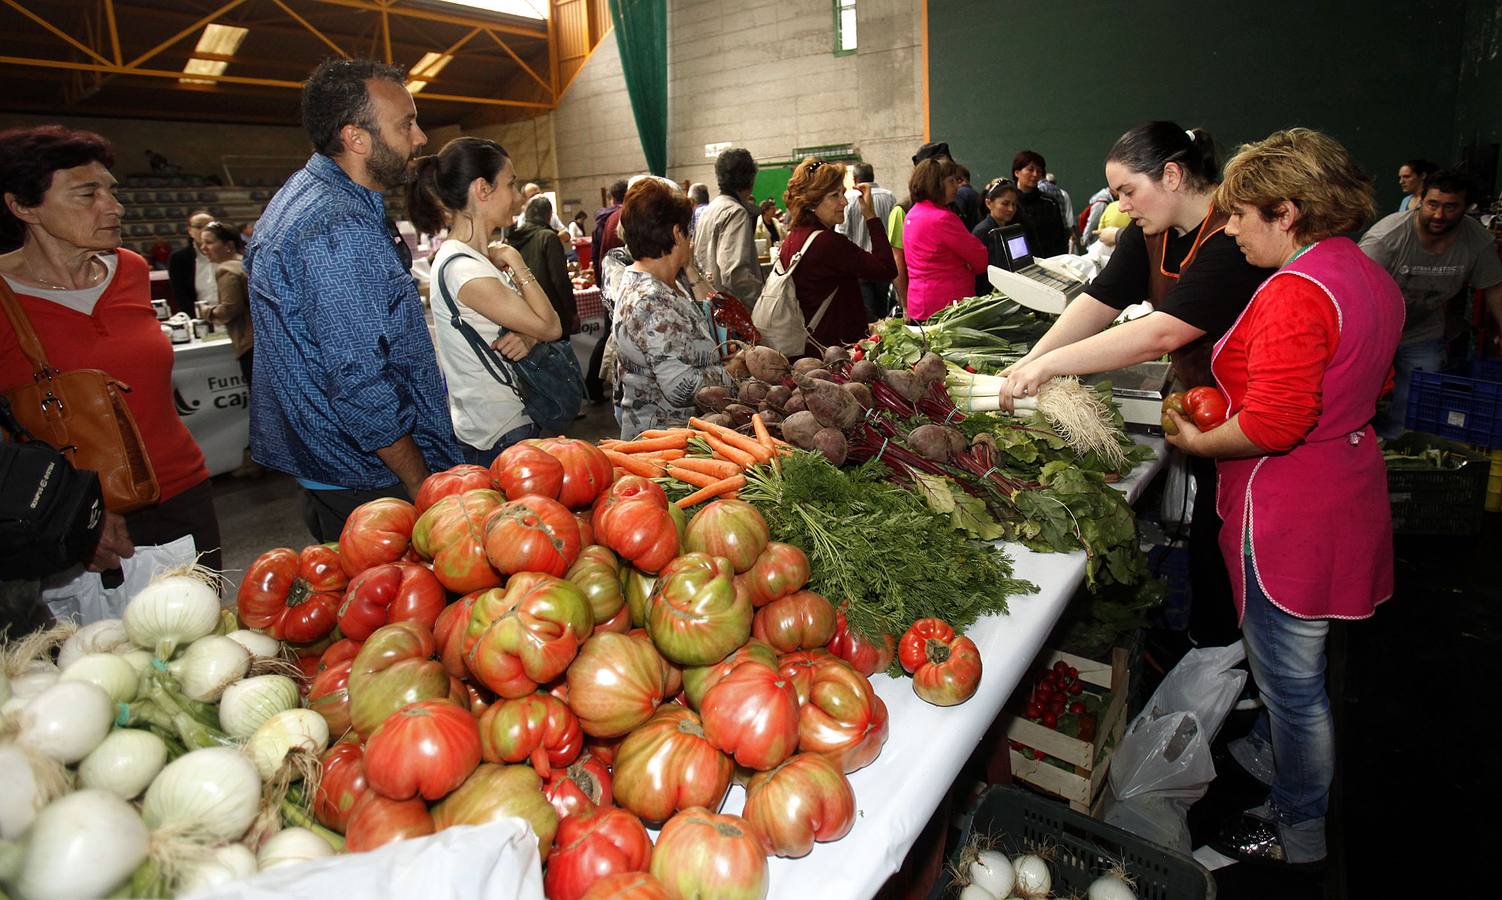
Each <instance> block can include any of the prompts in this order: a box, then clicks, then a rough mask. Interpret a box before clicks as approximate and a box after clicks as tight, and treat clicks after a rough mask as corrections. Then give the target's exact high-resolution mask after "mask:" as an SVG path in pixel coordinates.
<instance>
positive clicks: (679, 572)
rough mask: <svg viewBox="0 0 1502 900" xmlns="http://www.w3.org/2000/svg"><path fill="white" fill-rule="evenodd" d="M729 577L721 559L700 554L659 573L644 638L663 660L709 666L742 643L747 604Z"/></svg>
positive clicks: (684, 557)
mask: <svg viewBox="0 0 1502 900" xmlns="http://www.w3.org/2000/svg"><path fill="white" fill-rule="evenodd" d="M633 502H640V501H633ZM734 574H735V572H734V570H732V569H731V567H730V563H729V561H727V560H726V559H725V558H724V557H720V556H709V555H707V554H704V553H685V554H684V555H682V556H680V557H678V558H677V559H675V560H673V561H672V562H671V563H669V564H668V565H667V567H666V568H664V569H663V570H662V574H661V575H660V576H659V577H658V579H657V586H656V589H655V590H654V591H653V592H652V597H651V599H650V600H648V601H647V632H648V633H649V634H651V635H652V643H654V644H656V645H657V649H658V650H660V651H662V655H663V656H665V657H667V658H668V659H669V660H671V661H673V662H675V663H678V664H679V665H684V666H708V665H713V664H714V663H717V662H719V661H720V660H722V659H724V658H725V657H727V656H729V655H730V651H732V650H734V649H735V648H737V647H739V646H740V645H742V644H744V643H745V642H746V638H748V637H750V636H751V616H752V608H751V601H750V600H749V599H747V598H746V596H745V595H744V594H741V593H738V592H737V591H736V589H735V583H734V582H733V581H731V578H732V576H733V575H734Z"/></svg>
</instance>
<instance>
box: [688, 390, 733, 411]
mask: <svg viewBox="0 0 1502 900" xmlns="http://www.w3.org/2000/svg"><path fill="white" fill-rule="evenodd" d="M731 399H732V398H731V396H730V392H729V391H728V390H726V389H725V388H723V387H721V386H720V385H718V384H708V385H705V386H704V387H701V388H699V389H698V390H697V391H694V406H695V407H697V408H698V410H699V412H723V411H724V409H725V407H726V405H727V404H729V403H730V401H731Z"/></svg>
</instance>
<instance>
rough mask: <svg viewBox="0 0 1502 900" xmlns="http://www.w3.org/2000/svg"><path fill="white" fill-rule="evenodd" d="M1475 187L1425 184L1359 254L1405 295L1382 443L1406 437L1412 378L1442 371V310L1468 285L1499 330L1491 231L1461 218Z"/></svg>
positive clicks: (1440, 179)
mask: <svg viewBox="0 0 1502 900" xmlns="http://www.w3.org/2000/svg"><path fill="white" fill-rule="evenodd" d="M1472 193H1473V188H1471V186H1470V184H1469V181H1468V179H1467V178H1466V177H1465V176H1464V175H1462V174H1460V173H1458V172H1454V171H1444V172H1436V173H1434V174H1433V175H1430V176H1429V177H1428V178H1427V179H1425V181H1424V192H1423V194H1422V200H1421V201H1420V202H1419V204H1418V205H1417V207H1415V208H1414V209H1411V210H1409V211H1408V212H1399V213H1393V214H1392V215H1390V216H1387V217H1385V218H1383V219H1381V220H1380V221H1378V222H1377V224H1375V225H1373V226H1372V228H1371V230H1370V231H1368V232H1367V233H1366V236H1365V237H1363V238H1362V239H1361V249H1362V250H1363V251H1365V252H1366V255H1367V256H1369V257H1371V258H1372V259H1373V260H1375V261H1376V262H1378V263H1380V264H1381V265H1382V266H1383V267H1384V268H1386V269H1387V271H1388V273H1389V274H1391V275H1392V277H1393V280H1394V281H1396V282H1397V283H1398V287H1399V288H1400V289H1401V290H1402V292H1403V302H1404V312H1405V314H1406V319H1405V321H1404V323H1403V338H1402V341H1401V342H1400V343H1399V344H1398V353H1397V356H1396V358H1395V359H1394V360H1393V366H1394V368H1395V369H1396V370H1397V379H1396V386H1395V387H1394V389H1393V395H1392V402H1391V403H1390V405H1389V406H1388V408H1387V409H1386V410H1385V411H1383V412H1380V413H1379V414H1378V416H1377V422H1376V425H1377V431H1378V433H1379V434H1381V435H1382V436H1383V437H1385V438H1390V437H1396V436H1397V435H1398V434H1399V433H1401V432H1402V430H1403V421H1404V419H1406V418H1407V415H1408V384H1409V381H1410V379H1411V378H1412V375H1413V372H1414V371H1415V370H1417V369H1422V370H1424V371H1427V372H1437V371H1439V369H1440V367H1441V365H1443V363H1444V357H1445V307H1446V305H1447V304H1448V303H1449V301H1450V298H1452V297H1454V296H1455V295H1456V294H1458V293H1460V291H1461V290H1462V289H1464V288H1465V287H1466V286H1467V285H1470V286H1471V287H1473V288H1476V289H1478V290H1481V291H1483V292H1484V293H1485V296H1486V306H1487V309H1488V310H1489V311H1490V312H1491V315H1492V317H1493V318H1494V319H1496V321H1497V326H1498V329H1499V330H1502V261H1499V260H1498V257H1497V246H1496V242H1495V240H1494V239H1493V237H1492V235H1491V233H1490V232H1488V231H1487V230H1486V229H1485V228H1483V227H1481V225H1480V224H1479V223H1478V222H1476V221H1475V220H1473V219H1470V218H1467V217H1466V215H1465V210H1466V207H1467V206H1469V205H1470V201H1471V195H1472Z"/></svg>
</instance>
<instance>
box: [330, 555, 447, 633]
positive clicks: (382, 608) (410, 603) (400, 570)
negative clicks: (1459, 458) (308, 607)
mask: <svg viewBox="0 0 1502 900" xmlns="http://www.w3.org/2000/svg"><path fill="white" fill-rule="evenodd" d="M448 599H449V598H448V594H447V593H446V592H445V591H444V590H443V585H441V584H439V583H438V579H437V578H436V577H435V576H434V575H433V573H432V572H430V571H428V568H427V566H422V565H418V564H417V563H409V562H396V563H383V564H382V565H379V566H371V567H370V568H368V569H366V570H365V571H363V572H361V573H360V574H359V575H356V576H355V577H354V578H353V579H351V580H350V583H349V587H348V588H346V589H345V591H344V603H343V604H341V605H340V607H339V630H340V631H341V632H343V634H344V636H345V637H347V638H350V639H352V640H356V641H363V640H365V639H366V638H368V637H370V636H371V635H372V634H374V633H375V630H376V629H377V628H380V627H381V626H382V625H387V624H389V623H391V622H415V623H417V624H418V625H421V626H422V627H423V628H426V629H428V630H430V631H431V630H432V628H433V623H434V622H436V621H438V614H439V613H441V612H443V608H444V606H446V605H447V604H448Z"/></svg>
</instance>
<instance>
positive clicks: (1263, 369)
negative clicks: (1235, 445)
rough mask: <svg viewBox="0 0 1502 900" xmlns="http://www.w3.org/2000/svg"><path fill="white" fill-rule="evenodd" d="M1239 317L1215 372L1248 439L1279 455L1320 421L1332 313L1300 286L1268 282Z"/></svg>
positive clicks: (1297, 281) (1296, 281) (1333, 339)
mask: <svg viewBox="0 0 1502 900" xmlns="http://www.w3.org/2000/svg"><path fill="white" fill-rule="evenodd" d="M1242 315H1243V319H1244V321H1242V322H1240V323H1238V324H1237V325H1236V326H1235V327H1233V328H1232V329H1231V331H1230V332H1229V333H1228V334H1227V335H1226V339H1225V343H1224V344H1223V345H1222V346H1221V348H1220V353H1219V354H1218V356H1217V357H1216V365H1215V370H1216V372H1217V374H1219V375H1220V381H1221V386H1222V387H1223V388H1224V389H1225V390H1226V392H1227V393H1228V394H1229V398H1228V399H1229V401H1230V408H1231V414H1232V415H1235V414H1236V413H1238V412H1239V413H1240V414H1241V419H1240V422H1241V430H1242V431H1243V432H1244V433H1245V434H1246V436H1247V438H1248V439H1249V440H1250V441H1251V442H1252V443H1254V444H1256V445H1257V446H1258V447H1261V448H1262V449H1263V450H1266V451H1267V452H1268V453H1284V452H1287V451H1289V450H1292V449H1293V448H1294V447H1295V446H1296V445H1297V444H1298V443H1299V441H1301V440H1303V439H1304V436H1305V435H1306V434H1308V433H1309V432H1310V430H1311V429H1313V428H1314V423H1315V422H1316V421H1317V420H1318V419H1319V415H1320V411H1321V409H1322V398H1323V391H1324V377H1325V368H1326V367H1327V366H1328V365H1329V364H1330V360H1331V359H1333V358H1334V356H1335V348H1336V346H1337V345H1338V344H1339V342H1340V317H1339V313H1338V312H1337V311H1336V309H1335V305H1334V304H1333V303H1331V302H1330V298H1329V297H1328V296H1327V295H1326V294H1325V292H1324V291H1321V290H1320V289H1319V287H1318V286H1317V285H1315V284H1313V283H1312V282H1310V281H1308V280H1307V279H1304V278H1277V277H1274V279H1273V280H1272V281H1271V282H1270V283H1269V284H1268V285H1267V286H1266V287H1265V288H1263V289H1262V293H1261V294H1259V295H1258V296H1257V299H1256V301H1255V302H1253V303H1252V304H1251V305H1250V306H1248V307H1247V309H1246V312H1245V313H1243V314H1242Z"/></svg>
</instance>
